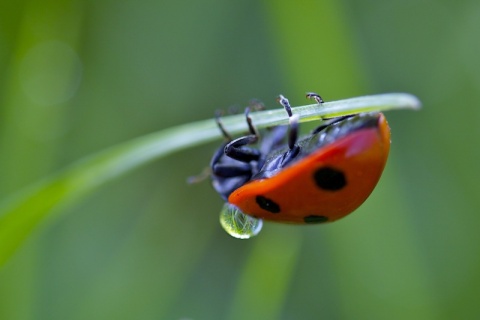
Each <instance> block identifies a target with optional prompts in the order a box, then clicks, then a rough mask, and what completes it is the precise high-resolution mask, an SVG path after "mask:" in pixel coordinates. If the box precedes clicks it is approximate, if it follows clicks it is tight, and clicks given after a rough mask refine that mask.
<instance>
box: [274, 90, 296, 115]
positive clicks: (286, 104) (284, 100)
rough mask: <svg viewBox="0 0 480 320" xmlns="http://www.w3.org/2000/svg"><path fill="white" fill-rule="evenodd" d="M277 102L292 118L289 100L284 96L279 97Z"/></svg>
mask: <svg viewBox="0 0 480 320" xmlns="http://www.w3.org/2000/svg"><path fill="white" fill-rule="evenodd" d="M277 101H278V103H280V104H281V105H282V106H283V107H284V108H285V111H287V114H288V116H289V117H291V116H292V107H291V106H290V102H289V101H288V99H287V98H285V97H284V96H283V95H279V96H278V98H277Z"/></svg>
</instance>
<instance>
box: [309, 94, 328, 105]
mask: <svg viewBox="0 0 480 320" xmlns="http://www.w3.org/2000/svg"><path fill="white" fill-rule="evenodd" d="M305 97H306V98H307V99H313V100H315V101H316V102H317V103H318V104H322V103H323V102H324V101H323V99H322V97H320V95H319V94H318V93H315V92H307V94H306V95H305Z"/></svg>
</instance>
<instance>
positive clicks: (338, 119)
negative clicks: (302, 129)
mask: <svg viewBox="0 0 480 320" xmlns="http://www.w3.org/2000/svg"><path fill="white" fill-rule="evenodd" d="M350 117H351V116H341V117H336V118H330V121H328V122H327V123H323V124H321V125H319V126H318V127H316V128H315V129H313V130H312V132H311V133H310V134H316V133H319V132H320V131H322V130H324V129H325V128H326V127H328V126H331V125H332V124H334V123H336V122H340V121H343V120H345V119H347V118H350Z"/></svg>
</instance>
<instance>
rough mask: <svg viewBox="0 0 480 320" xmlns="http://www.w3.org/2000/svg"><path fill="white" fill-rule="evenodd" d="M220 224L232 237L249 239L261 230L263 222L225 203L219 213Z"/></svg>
mask: <svg viewBox="0 0 480 320" xmlns="http://www.w3.org/2000/svg"><path fill="white" fill-rule="evenodd" d="M220 224H221V225H222V227H223V229H224V230H225V231H226V232H227V233H228V234H229V235H231V236H232V237H234V238H238V239H249V238H251V237H254V236H256V235H257V234H258V233H259V232H260V231H261V230H262V226H263V220H261V219H256V218H254V217H251V216H249V215H246V214H245V213H243V212H242V211H240V209H238V208H237V207H236V206H234V205H232V204H230V203H225V204H224V205H223V208H222V211H221V212H220Z"/></svg>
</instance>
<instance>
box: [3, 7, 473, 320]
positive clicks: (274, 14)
mask: <svg viewBox="0 0 480 320" xmlns="http://www.w3.org/2000/svg"><path fill="white" fill-rule="evenodd" d="M479 30H480V2H478V1H473V0H461V1H447V0H439V1H428V0H427V1H418V0H415V1H413V0H401V1H400V0H393V1H385V2H380V1H353V0H345V1H333V0H324V1H303V2H302V1H301V2H294V1H274V0H264V1H230V2H228V1H220V0H209V1H185V2H181V1H148V0H147V1H133V0H125V1H112V0H100V1H80V0H77V1H71V0H44V1H35V0H20V1H15V2H14V1H6V0H0V177H1V179H0V197H1V199H5V198H6V197H7V196H9V195H11V194H14V193H15V192H17V191H19V190H22V189H23V188H25V187H27V186H28V185H31V184H32V183H34V182H36V181H38V180H40V179H42V178H43V177H46V176H48V175H49V174H51V173H54V172H57V171H58V170H60V169H61V168H64V167H65V166H67V165H68V164H70V163H73V162H74V161H76V160H78V159H81V158H82V157H84V156H87V155H89V154H92V153H94V152H96V151H100V150H103V149H105V148H108V147H109V146H112V145H114V144H117V143H121V142H124V141H127V140H129V139H131V138H135V137H138V136H142V135H144V134H147V133H150V132H154V131H158V130H161V129H164V128H168V127H170V126H174V125H177V124H183V123H188V122H192V121H196V120H200V119H207V118H210V117H212V115H213V112H214V110H215V109H218V108H227V107H229V106H231V105H238V106H240V107H242V106H244V105H245V104H246V103H247V102H248V100H250V99H251V98H259V99H261V100H262V101H264V102H265V103H266V104H267V107H269V108H278V105H277V104H276V103H275V100H274V99H275V97H276V96H277V95H278V94H279V93H282V94H284V95H286V96H287V97H288V98H289V99H290V102H291V103H292V104H293V105H302V104H306V103H307V102H306V100H304V97H303V96H304V92H305V91H317V92H319V93H320V94H321V95H322V97H323V98H324V99H325V100H327V101H331V100H336V99H342V98H349V97H354V96H357V95H366V94H374V93H383V92H409V93H413V94H415V95H417V96H418V97H419V98H420V99H421V100H422V102H423V106H424V107H423V109H422V110H421V111H420V112H412V111H395V112H389V113H387V118H388V119H389V122H390V125H391V129H392V150H391V155H390V159H389V162H388V165H387V168H386V171H385V173H384V175H383V177H382V179H381V181H380V183H379V185H378V187H377V188H376V190H375V191H374V193H373V194H372V196H371V197H370V198H369V199H368V200H367V201H366V203H365V204H364V205H363V206H362V207H361V208H360V209H358V210H357V211H356V212H355V213H354V214H352V215H351V216H349V217H347V218H345V219H343V220H341V221H339V222H336V223H333V224H329V225H322V226H308V227H299V226H289V225H277V224H272V223H266V224H265V225H264V230H263V231H262V233H261V234H260V235H259V236H258V237H256V238H254V239H252V240H249V241H241V240H236V239H233V238H231V237H230V236H228V235H227V234H226V233H225V232H224V231H223V230H222V229H221V227H220V225H219V222H218V214H219V209H220V207H221V205H222V201H221V200H220V198H219V197H218V195H217V194H215V192H214V191H213V189H212V188H211V187H210V185H209V184H208V183H203V184H198V185H193V186H189V185H187V184H186V183H185V180H186V178H187V177H188V176H190V175H193V174H196V173H198V172H200V171H201V170H202V169H203V168H204V167H205V166H206V165H207V164H208V162H209V160H210V156H211V154H212V152H213V150H214V149H215V148H216V146H217V145H218V143H212V144H208V145H204V146H199V147H196V148H192V149H190V150H189V151H186V152H181V153H177V154H175V155H173V156H170V157H168V158H164V159H161V160H159V161H156V162H154V163H152V164H150V165H148V166H145V167H143V168H141V169H140V170H136V171H135V172H133V173H130V174H128V175H126V176H123V177H122V178H120V179H117V180H115V181H114V182H112V183H109V184H108V185H106V186H103V187H102V188H100V189H98V190H95V192H93V193H92V194H91V195H90V196H89V197H87V198H86V199H84V200H83V201H81V202H79V203H78V204H77V205H75V206H73V207H71V208H69V209H66V211H65V212H63V213H64V214H63V215H61V216H60V218H52V219H49V220H48V221H47V222H45V223H43V224H42V225H41V228H38V229H36V230H35V232H34V233H33V234H32V235H31V236H30V237H29V239H28V241H27V242H26V243H25V244H24V245H23V246H22V247H21V248H20V249H19V250H18V251H17V252H16V253H15V255H14V256H13V257H12V258H11V259H10V260H9V261H8V262H7V263H6V264H5V265H3V266H2V267H1V268H0V319H15V320H16V319H453V318H455V319H478V318H479V317H480V309H479V307H478V296H479V294H480V289H479V288H480V252H479V243H480V232H479V223H480V197H479V184H478V182H479V181H480V175H479V169H478V164H479V163H480V152H479V149H478V139H479V137H480V129H479V128H480V126H479V125H478V122H479V120H480V108H479V105H478V101H479V99H480V90H479V88H480V59H479V58H478V57H479V56H480V40H479V35H478V33H479ZM312 125H314V124H312ZM305 127H307V126H304V128H305Z"/></svg>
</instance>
